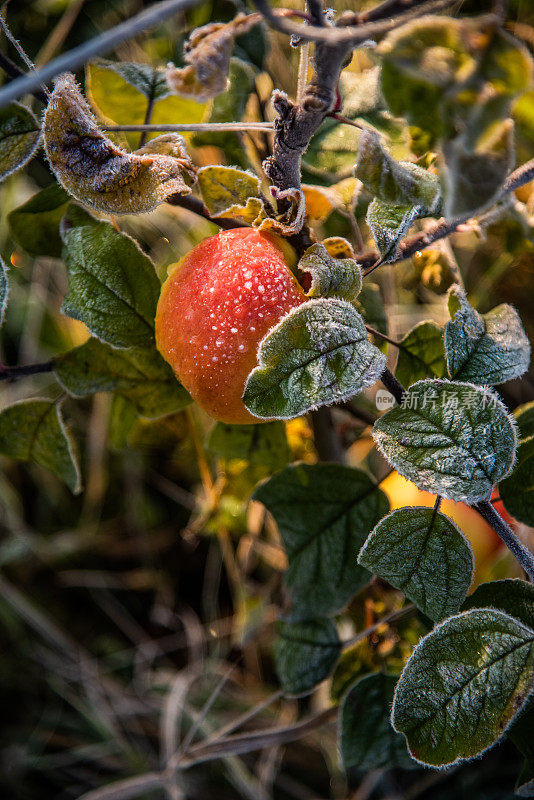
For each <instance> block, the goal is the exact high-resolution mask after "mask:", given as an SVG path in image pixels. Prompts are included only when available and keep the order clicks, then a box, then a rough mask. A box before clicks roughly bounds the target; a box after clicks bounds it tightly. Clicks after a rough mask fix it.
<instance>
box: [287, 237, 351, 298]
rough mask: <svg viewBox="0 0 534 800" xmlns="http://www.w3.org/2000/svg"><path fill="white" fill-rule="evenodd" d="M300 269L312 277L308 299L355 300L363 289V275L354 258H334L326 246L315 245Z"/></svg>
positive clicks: (301, 260)
mask: <svg viewBox="0 0 534 800" xmlns="http://www.w3.org/2000/svg"><path fill="white" fill-rule="evenodd" d="M298 267H299V269H300V270H301V272H303V273H305V274H308V275H310V276H311V286H310V288H309V289H308V292H307V296H308V297H340V298H342V299H344V300H354V298H355V297H357V295H358V294H359V293H360V290H361V288H362V273H361V269H360V267H359V265H358V264H357V262H356V261H355V260H354V259H352V258H332V256H331V255H329V253H328V250H327V249H326V247H325V246H324V244H313V245H312V246H311V247H308V249H307V250H306V251H305V253H304V255H303V256H302V257H301V259H300V261H299V263H298Z"/></svg>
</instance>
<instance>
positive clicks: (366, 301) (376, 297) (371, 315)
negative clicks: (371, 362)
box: [354, 281, 389, 353]
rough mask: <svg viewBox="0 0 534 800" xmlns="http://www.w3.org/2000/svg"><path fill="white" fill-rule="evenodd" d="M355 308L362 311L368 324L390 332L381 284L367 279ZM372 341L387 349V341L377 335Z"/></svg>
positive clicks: (372, 337) (377, 345)
mask: <svg viewBox="0 0 534 800" xmlns="http://www.w3.org/2000/svg"><path fill="white" fill-rule="evenodd" d="M354 306H355V308H356V309H357V310H358V311H359V312H360V314H361V315H362V317H363V318H364V320H365V323H366V325H369V326H370V327H371V328H374V329H375V330H376V331H379V332H380V333H384V334H385V335H386V336H387V334H388V330H389V327H388V317H387V314H386V309H385V306H384V301H383V300H382V293H381V291H380V286H378V284H377V283H371V282H370V281H365V283H364V284H363V286H362V290H361V292H360V294H359V295H358V298H357V299H356V300H355V301H354ZM371 341H372V342H373V344H374V345H376V347H378V349H379V350H381V351H382V352H384V353H385V352H386V351H387V345H386V342H385V341H384V340H383V339H379V338H378V337H377V336H371Z"/></svg>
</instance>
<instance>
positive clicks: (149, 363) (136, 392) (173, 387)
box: [54, 339, 191, 418]
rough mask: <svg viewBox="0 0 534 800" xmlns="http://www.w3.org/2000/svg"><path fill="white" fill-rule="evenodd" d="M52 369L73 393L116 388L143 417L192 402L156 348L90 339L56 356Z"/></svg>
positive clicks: (175, 408) (114, 390) (85, 394)
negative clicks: (123, 347) (122, 347)
mask: <svg viewBox="0 0 534 800" xmlns="http://www.w3.org/2000/svg"><path fill="white" fill-rule="evenodd" d="M54 373H55V375H56V377H57V378H58V380H59V382H60V383H61V384H62V386H64V387H65V389H66V390H67V391H68V392H69V394H71V395H73V396H74V397H85V396H87V395H90V394H94V393H95V392H115V393H116V394H120V395H122V396H123V397H126V398H127V399H128V400H130V401H131V402H132V403H133V404H134V406H135V407H136V409H137V411H138V412H139V414H142V415H143V416H145V417H150V418H156V417H162V416H165V415H166V414H174V413H175V412H176V411H179V410H180V409H181V408H184V406H186V405H187V404H188V403H190V402H191V398H190V397H189V394H188V393H187V392H186V390H185V389H184V388H183V386H181V385H180V383H179V382H178V381H177V380H176V377H175V376H174V373H173V372H172V370H171V368H170V367H169V365H168V364H167V363H166V362H165V361H164V360H163V358H162V357H161V356H160V354H159V353H158V352H157V350H156V349H155V348H146V349H143V348H139V347H131V348H129V349H128V350H116V349H114V348H112V347H110V346H109V345H107V344H104V343H103V342H99V341H98V339H89V341H87V342H86V343H85V344H82V345H81V346H80V347H76V348H75V349H74V350H71V351H69V352H68V353H65V354H64V355H62V356H58V357H56V358H55V359H54Z"/></svg>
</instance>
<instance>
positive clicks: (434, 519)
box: [358, 507, 474, 619]
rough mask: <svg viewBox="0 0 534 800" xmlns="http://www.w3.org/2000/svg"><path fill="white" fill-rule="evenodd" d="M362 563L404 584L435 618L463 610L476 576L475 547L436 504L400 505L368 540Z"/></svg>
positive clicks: (396, 583)
mask: <svg viewBox="0 0 534 800" xmlns="http://www.w3.org/2000/svg"><path fill="white" fill-rule="evenodd" d="M358 563H359V564H361V565H362V566H363V567H366V569H368V570H370V571H371V572H374V573H376V574H377V575H378V576H379V577H380V578H382V579H383V580H386V581H387V582H388V583H391V585H392V586H395V587H396V588H397V589H402V591H403V592H404V593H405V595H406V597H408V598H409V599H410V600H413V602H414V603H415V604H416V605H417V606H418V607H419V608H420V609H421V611H423V612H424V613H425V614H426V615H427V616H429V617H430V618H431V619H441V618H442V617H444V616H446V615H447V614H452V613H454V612H455V611H458V609H459V608H460V605H461V604H462V601H463V600H464V599H465V596H466V594H467V590H468V589H469V586H470V585H471V580H472V577H473V567H474V561H473V551H472V550H471V546H470V544H469V542H468V541H467V539H466V538H465V537H464V536H463V535H462V533H461V532H460V531H459V530H458V528H457V527H456V525H455V524H454V523H453V522H452V520H450V519H449V517H447V516H445V514H442V513H441V512H439V511H435V510H434V509H432V508H424V507H416V508H398V509H396V510H395V511H392V512H391V514H388V516H387V517H384V518H383V519H382V520H381V521H380V522H379V523H378V525H377V526H376V528H375V529H374V530H373V531H372V533H371V535H370V536H369V538H368V539H367V541H366V542H365V544H364V546H363V548H362V550H361V552H360V555H359V556H358Z"/></svg>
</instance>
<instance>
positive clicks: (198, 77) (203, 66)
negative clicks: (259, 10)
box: [166, 14, 259, 101]
mask: <svg viewBox="0 0 534 800" xmlns="http://www.w3.org/2000/svg"><path fill="white" fill-rule="evenodd" d="M258 22H259V19H258V17H257V15H255V14H249V15H247V14H238V15H237V16H236V17H235V18H234V19H233V20H231V21H230V22H210V23H209V24H208V25H203V26H202V27H201V28H197V29H196V30H194V31H193V32H192V34H191V36H190V37H189V41H188V42H187V43H186V45H185V47H184V59H185V61H186V62H187V66H185V67H175V66H174V64H169V65H168V67H167V72H166V78H167V84H168V86H169V89H170V90H171V92H173V93H174V94H178V95H180V96H181V97H192V98H194V99H195V100H199V101H200V100H210V99H211V98H212V97H216V96H217V95H218V94H221V93H222V92H224V91H226V89H227V87H228V73H229V71H230V58H231V56H232V51H233V49H234V41H235V38H236V36H242V35H243V34H244V33H247V31H249V30H250V29H251V28H252V26H253V25H256V24H257V23H258Z"/></svg>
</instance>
